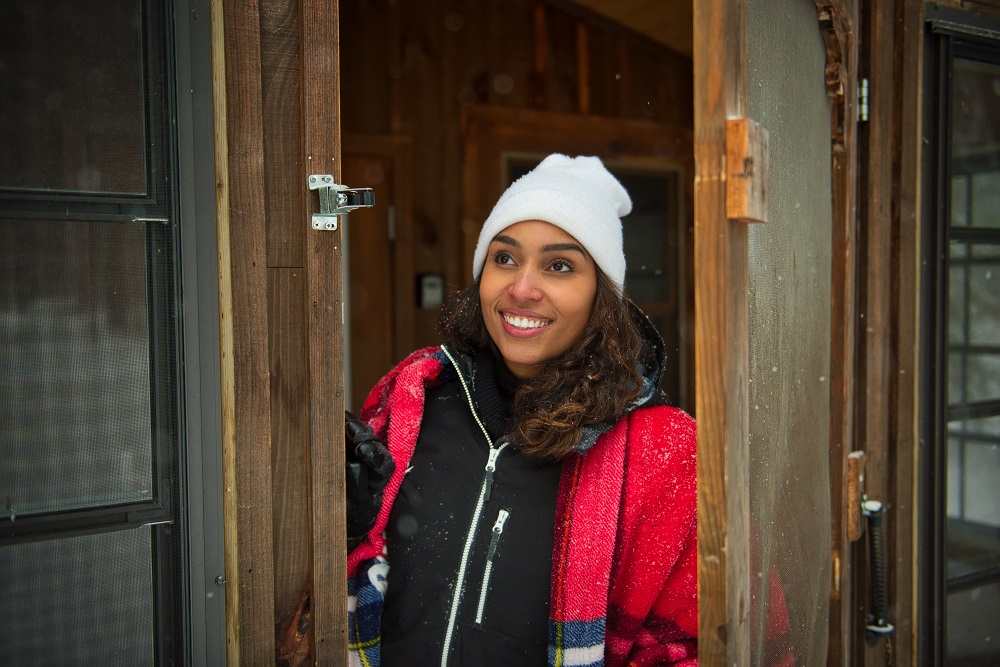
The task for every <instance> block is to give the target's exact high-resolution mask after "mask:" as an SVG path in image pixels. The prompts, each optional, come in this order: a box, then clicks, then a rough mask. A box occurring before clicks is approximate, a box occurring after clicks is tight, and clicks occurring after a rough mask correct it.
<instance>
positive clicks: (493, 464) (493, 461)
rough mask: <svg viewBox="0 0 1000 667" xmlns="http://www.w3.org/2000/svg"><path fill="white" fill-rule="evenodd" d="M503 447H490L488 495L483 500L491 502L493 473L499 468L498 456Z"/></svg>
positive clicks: (487, 472)
mask: <svg viewBox="0 0 1000 667" xmlns="http://www.w3.org/2000/svg"><path fill="white" fill-rule="evenodd" d="M502 449H503V447H496V448H494V447H490V458H489V459H488V460H487V461H486V495H484V496H483V502H485V503H488V502H490V496H491V495H492V494H493V473H494V472H496V469H497V458H498V457H499V456H500V450H502Z"/></svg>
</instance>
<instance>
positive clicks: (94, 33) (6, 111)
mask: <svg viewBox="0 0 1000 667" xmlns="http://www.w3.org/2000/svg"><path fill="white" fill-rule="evenodd" d="M0 44H3V51H2V55H0V100H3V103H2V104H0V132H2V135H3V139H4V145H3V150H0V188H15V189H31V190H67V191H73V192H106V193H116V194H124V195H144V194H146V190H147V188H146V176H147V173H146V145H147V141H146V130H147V127H146V124H145V109H144V105H145V103H146V97H145V93H144V85H145V82H144V81H143V76H144V73H143V68H142V65H143V35H142V15H141V3H139V2H135V1H134V0H133V1H132V2H119V3H116V4H115V5H114V11H97V10H96V8H95V7H94V6H92V5H91V4H90V3H82V2H74V1H73V0H48V1H47V2H44V3H41V2H33V1H31V0H5V1H4V2H0ZM10 73H16V75H15V76H11V74H10ZM98 137H99V138H100V141H99V142H95V138H98Z"/></svg>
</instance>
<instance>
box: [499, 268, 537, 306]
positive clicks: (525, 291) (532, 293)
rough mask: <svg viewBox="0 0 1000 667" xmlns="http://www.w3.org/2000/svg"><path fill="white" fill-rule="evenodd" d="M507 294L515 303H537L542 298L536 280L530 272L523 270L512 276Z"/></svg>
mask: <svg viewBox="0 0 1000 667" xmlns="http://www.w3.org/2000/svg"><path fill="white" fill-rule="evenodd" d="M507 293H508V294H510V297H511V298H512V299H514V300H515V301H537V300H538V299H541V298H542V290H541V289H540V288H539V286H538V279H537V276H535V274H534V273H532V272H531V271H530V270H527V269H524V270H522V271H519V272H518V273H517V275H516V276H514V278H513V280H512V281H511V283H510V285H509V286H508V287H507Z"/></svg>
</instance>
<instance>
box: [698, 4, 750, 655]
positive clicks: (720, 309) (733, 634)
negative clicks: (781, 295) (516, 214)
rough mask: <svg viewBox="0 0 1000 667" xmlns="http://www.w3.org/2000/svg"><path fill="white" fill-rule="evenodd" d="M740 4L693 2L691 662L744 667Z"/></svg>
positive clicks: (743, 56) (743, 50)
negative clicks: (733, 170)
mask: <svg viewBox="0 0 1000 667" xmlns="http://www.w3.org/2000/svg"><path fill="white" fill-rule="evenodd" d="M746 21H747V19H746V5H745V3H743V2H729V1H727V0H706V1H704V2H699V3H695V18H694V109H695V112H694V117H695V164H696V168H697V171H696V172H695V186H694V187H695V214H694V219H695V312H696V313H697V317H696V320H695V340H696V341H697V345H696V351H695V372H696V378H697V382H696V405H697V415H698V600H699V637H698V647H699V663H700V664H702V665H706V666H712V667H722V666H723V665H747V664H750V659H749V658H750V641H749V623H748V622H747V621H748V616H749V613H750V604H751V601H750V597H749V542H748V530H749V523H750V517H749V480H748V475H749V453H748V450H747V447H748V435H749V415H748V406H747V393H748V391H747V387H748V385H747V381H748V347H747V345H748V343H747V335H748V334H747V320H748V311H747V308H748V306H747V296H746V295H747V286H748V278H747V227H746V225H743V224H742V223H736V222H732V221H730V220H728V219H727V218H726V192H725V185H726V184H725V169H726V165H725V157H724V156H725V152H726V136H725V130H726V119H727V118H730V117H739V116H742V115H743V113H744V110H745V108H746V72H745V68H746V63H747V40H746Z"/></svg>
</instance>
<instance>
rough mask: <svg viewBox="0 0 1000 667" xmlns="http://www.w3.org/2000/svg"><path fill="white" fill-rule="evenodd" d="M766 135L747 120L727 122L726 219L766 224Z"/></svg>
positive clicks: (767, 162) (729, 119)
mask: <svg viewBox="0 0 1000 667" xmlns="http://www.w3.org/2000/svg"><path fill="white" fill-rule="evenodd" d="M769 160H770V158H769V155H768V133H767V130H765V129H764V128H763V127H761V126H760V125H758V124H757V123H755V122H753V120H751V119H749V118H727V119H726V217H728V218H729V219H731V220H739V221H740V222H767V190H768V182H767V179H768V170H769Z"/></svg>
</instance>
